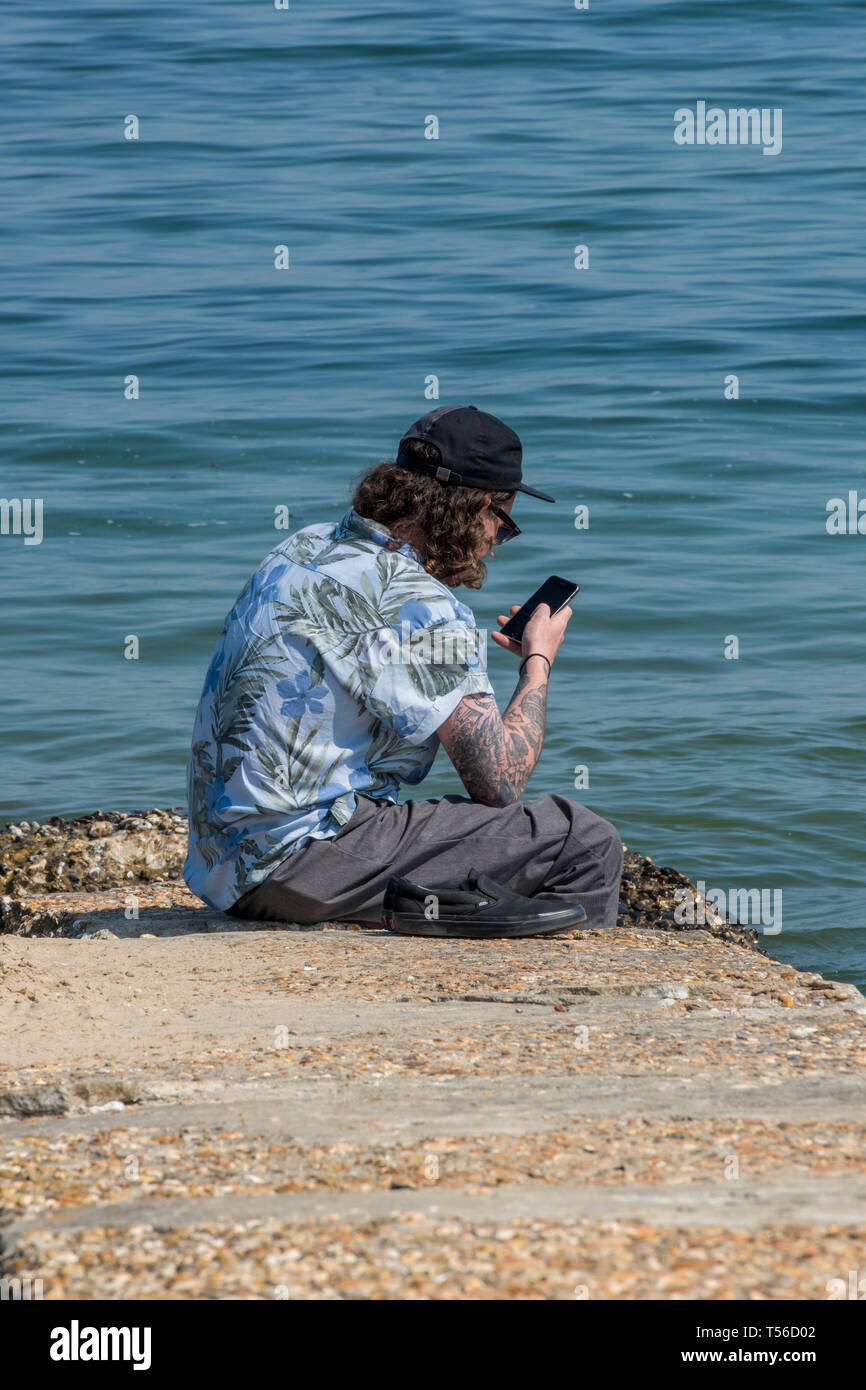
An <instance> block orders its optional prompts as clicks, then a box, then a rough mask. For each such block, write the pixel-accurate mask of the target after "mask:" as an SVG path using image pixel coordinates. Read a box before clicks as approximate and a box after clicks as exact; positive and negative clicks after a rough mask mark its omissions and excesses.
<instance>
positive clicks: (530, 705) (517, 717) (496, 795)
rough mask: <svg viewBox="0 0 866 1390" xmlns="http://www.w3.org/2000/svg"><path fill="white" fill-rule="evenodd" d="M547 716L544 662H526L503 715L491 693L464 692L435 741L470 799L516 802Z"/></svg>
mask: <svg viewBox="0 0 866 1390" xmlns="http://www.w3.org/2000/svg"><path fill="white" fill-rule="evenodd" d="M546 716H547V667H546V665H545V663H544V662H543V661H540V660H531V661H529V662H528V663H527V665H526V668H525V669H524V671H523V674H522V675H521V677H520V679H519V681H518V682H517V689H516V690H515V692H514V694H513V696H512V697H511V703H510V704H509V706H508V709H507V710H506V711H505V714H504V715H502V714H500V713H499V707H498V705H497V704H496V700H495V699H494V697H493V696H492V695H465V696H464V697H463V699H462V700H461V701H460V704H459V705H458V706H457V708H456V710H455V711H454V713H453V714H452V715H450V716H449V718H448V719H446V720H445V723H444V724H442V725H440V727H439V742H440V743H441V744H442V747H443V748H444V749H445V752H446V753H447V754H448V756H449V758H450V759H451V761H452V763H453V764H454V766H455V768H456V769H457V773H458V775H459V777H460V780H461V782H462V783H463V785H464V787H465V788H466V791H467V793H468V795H469V796H470V797H471V798H472V800H473V801H480V802H482V803H483V804H484V805H485V806H510V805H511V803H512V802H514V801H519V800H520V798H521V796H522V795H523V793H524V791H525V790H526V784H527V782H528V781H529V779H530V777H531V776H532V773H533V771H534V769H535V764H536V763H537V762H538V758H539V755H540V753H541V748H542V745H543V743H544V727H545V721H546Z"/></svg>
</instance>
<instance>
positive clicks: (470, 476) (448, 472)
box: [397, 405, 554, 502]
mask: <svg viewBox="0 0 866 1390" xmlns="http://www.w3.org/2000/svg"><path fill="white" fill-rule="evenodd" d="M407 439H423V441H424V443H425V444H435V445H436V448H437V449H438V450H439V453H440V455H441V457H442V462H441V464H436V463H433V462H428V461H427V460H426V459H416V458H412V456H411V455H410V454H407V453H404V451H403V445H404V444H405V443H406V440H407ZM522 458H523V445H522V444H521V443H520V440H519V439H518V437H517V435H516V434H515V433H514V430H512V429H509V427H508V425H505V424H503V422H502V421H501V420H497V418H496V416H495V415H488V414H487V413H486V412H485V411H483V410H478V409H477V407H476V406H474V405H440V406H437V407H436V409H435V410H430V411H428V413H427V414H426V415H422V416H421V419H420V420H416V421H415V423H414V425H411V426H410V427H409V429H408V430H407V431H406V433H405V434H404V435H403V438H402V439H401V440H400V448H399V451H398V453H397V463H398V464H399V465H400V467H401V468H405V469H407V470H408V472H410V473H429V474H431V475H432V477H434V478H437V479H438V480H439V482H440V483H451V484H453V485H454V486H456V487H477V488H486V489H487V490H489V491H492V492H528V493H530V494H531V495H532V496H533V497H540V498H541V500H542V502H553V501H554V499H553V498H552V497H548V495H547V493H546V492H539V491H538V488H536V487H530V486H529V484H528V483H524V482H522V481H521V470H520V464H521V460H522Z"/></svg>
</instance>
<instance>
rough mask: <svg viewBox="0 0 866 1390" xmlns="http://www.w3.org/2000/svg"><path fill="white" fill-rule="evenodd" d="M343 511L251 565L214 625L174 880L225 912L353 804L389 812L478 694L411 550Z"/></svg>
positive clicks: (450, 614) (480, 680) (478, 683)
mask: <svg viewBox="0 0 866 1390" xmlns="http://www.w3.org/2000/svg"><path fill="white" fill-rule="evenodd" d="M392 540H393V538H392V535H391V532H390V531H389V530H388V528H387V527H386V526H383V525H382V524H381V523H379V522H372V521H368V520H366V519H365V518H364V517H361V516H359V515H358V514H357V513H356V512H355V511H353V510H351V509H350V510H349V511H348V512H347V513H346V515H345V516H344V517H343V520H342V521H341V522H339V523H338V524H337V525H327V524H324V525H318V526H307V527H305V528H304V529H303V530H302V531H298V532H296V533H295V534H294V535H293V536H290V537H288V539H287V540H285V541H283V542H282V544H280V545H278V546H277V547H276V548H275V549H274V550H272V551H271V553H270V555H268V556H267V557H266V559H265V560H264V562H263V564H262V565H261V567H260V569H258V570H257V571H256V573H255V574H254V575H253V577H252V578H251V580H250V581H249V583H248V584H247V586H246V588H245V589H244V591H243V593H242V594H241V595H240V597H239V598H238V600H237V602H236V603H235V606H234V608H233V609H232V610H231V612H230V613H229V615H228V617H227V618H226V620H225V624H224V625H223V630H222V635H221V637H220V640H219V643H218V644H217V649H216V651H215V653H214V656H213V660H212V661H211V664H210V668H209V670H208V673H207V676H206V677H205V682H204V689H203V691H202V695H201V700H200V703H199V707H198V713H197V716H196V721H195V728H194V731H193V740H192V752H191V755H190V760H189V769H188V776H187V793H188V799H189V854H188V857H187V861H186V864H185V866H184V878H185V879H186V882H187V884H188V886H189V888H190V889H191V890H192V892H193V893H195V894H196V895H197V896H198V897H200V898H202V899H203V901H204V902H206V903H208V904H209V905H210V906H211V907H214V908H220V909H223V910H224V909H226V908H228V907H231V906H232V904H233V903H235V902H236V901H237V900H238V898H239V897H241V895H242V894H243V893H244V892H246V891H247V889H249V888H251V887H253V885H254V884H256V883H260V882H261V881H262V880H263V879H265V878H267V876H268V874H270V873H271V872H272V870H273V869H275V868H276V866H277V865H278V864H279V863H281V861H282V860H284V859H285V858H286V856H287V855H289V854H292V853H294V852H295V851H296V850H298V849H300V848H301V847H302V846H303V845H304V844H306V843H307V842H308V841H309V840H311V839H323V838H326V837H328V836H330V835H335V834H336V833H337V831H338V830H339V829H340V828H341V827H342V826H343V825H345V824H346V822H347V821H348V820H349V818H350V817H351V815H352V812H353V811H354V809H355V804H356V797H357V794H358V793H359V792H362V793H363V794H364V795H365V796H369V797H372V798H374V799H377V800H382V801H396V800H397V795H398V791H399V788H400V786H401V785H402V784H404V783H406V784H408V785H410V786H415V785H417V783H419V782H421V781H422V780H423V778H424V777H426V775H427V773H428V772H429V771H430V768H431V767H432V765H433V760H434V758H435V756H436V751H437V749H438V746H439V740H438V738H437V736H436V730H437V729H438V728H439V725H440V724H442V723H443V721H444V720H445V719H447V718H448V716H449V715H450V714H451V713H452V712H453V710H454V709H456V707H457V705H458V704H459V703H460V701H461V700H462V699H463V697H464V695H470V694H476V693H478V692H486V693H491V692H492V689H493V687H492V686H491V684H490V680H489V678H488V676H487V671H486V660H485V655H486V653H485V649H484V644H483V634H482V633H481V632H480V631H479V630H478V629H477V628H476V626H475V619H474V617H473V614H472V612H471V610H470V609H469V608H467V607H466V605H465V604H462V603H460V602H459V601H458V600H457V599H456V598H455V597H454V596H453V594H451V593H450V592H449V590H448V589H447V588H446V587H445V586H444V584H440V583H439V581H438V580H436V579H433V578H432V576H431V575H429V574H428V573H427V571H426V570H425V569H424V568H423V564H422V557H421V555H420V554H419V553H418V551H417V550H416V549H415V548H414V546H412V545H410V544H409V543H408V542H405V541H403V542H400V543H399V545H398V548H397V549H387V548H386V546H387V544H388V542H389V541H392Z"/></svg>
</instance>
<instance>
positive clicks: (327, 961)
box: [0, 919, 866, 1299]
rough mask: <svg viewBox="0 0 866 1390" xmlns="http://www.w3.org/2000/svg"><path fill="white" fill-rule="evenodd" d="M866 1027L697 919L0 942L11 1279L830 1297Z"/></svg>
mask: <svg viewBox="0 0 866 1390" xmlns="http://www.w3.org/2000/svg"><path fill="white" fill-rule="evenodd" d="M169 920H170V919H169ZM226 920H229V921H230V919H226ZM82 930H84V928H83V927H82ZM100 930H102V928H100ZM171 930H172V928H171V927H170V926H169V927H168V928H166V931H167V932H169V931H171ZM864 1019H866V1001H864V999H863V998H862V996H861V995H860V994H859V993H858V992H857V991H856V990H855V989H854V988H853V987H852V986H849V985H837V984H835V983H834V982H832V981H825V980H822V979H821V977H820V976H816V975H814V974H808V973H803V972H798V971H796V970H793V969H792V968H791V967H789V966H785V965H782V964H780V963H778V962H775V961H773V960H770V959H768V958H766V957H764V956H763V955H761V954H760V953H758V952H756V951H754V950H749V949H745V948H744V947H742V946H740V945H736V944H731V943H729V942H727V941H724V940H722V939H720V938H719V937H718V936H717V935H712V934H710V933H709V932H705V931H690V932H682V933H676V934H674V933H671V932H655V931H652V930H649V929H632V928H618V929H617V930H616V931H615V932H612V933H609V934H605V935H600V934H599V935H594V934H590V933H583V934H581V933H575V934H573V935H572V936H570V937H566V938H558V939H554V940H550V941H539V940H536V941H524V942H486V943H477V942H443V941H426V942H425V941H417V940H408V939H398V938H394V937H391V936H390V935H388V934H387V933H380V932H376V931H364V932H361V931H346V930H333V929H325V930H322V931H317V932H315V933H308V932H290V931H286V932H284V931H279V930H273V929H269V930H262V929H257V930H252V931H248V930H244V929H243V924H241V929H240V930H231V931H227V930H225V929H223V928H221V929H220V930H219V931H215V932H201V931H187V930H186V929H184V930H183V932H181V933H179V934H177V935H169V934H161V935H160V934H156V933H154V934H143V933H141V931H139V932H138V933H137V935H136V936H134V937H125V936H121V935H119V934H118V935H112V936H106V937H100V936H97V937H96V938H95V939H94V936H93V935H92V934H90V935H88V934H84V935H80V936H78V937H62V936H58V937H50V938H39V937H27V936H15V935H8V936H4V937H2V938H0V1033H2V1036H3V1038H4V1048H3V1068H2V1072H0V1238H2V1241H3V1247H2V1256H0V1273H3V1274H6V1275H8V1276H17V1277H20V1278H25V1277H30V1278H32V1279H34V1278H41V1279H42V1280H43V1284H44V1287H45V1296H46V1297H47V1298H57V1297H73V1298H83V1299H99V1298H132V1299H139V1298H161V1297H177V1298H198V1297H216V1298H273V1297H285V1296H288V1297H292V1298H321V1297H326V1298H344V1297H347V1298H354V1297H370V1298H440V1297H441V1298H525V1297H532V1298H536V1297H539V1298H573V1297H590V1298H660V1297H661V1298H668V1297H671V1298H679V1297H690V1298H731V1297H737V1298H740V1297H741V1298H760V1299H766V1298H770V1299H784V1298H825V1297H826V1296H827V1293H826V1284H827V1281H828V1280H829V1279H831V1278H833V1277H842V1278H847V1271H848V1270H849V1269H857V1268H860V1269H862V1268H863V1267H864V1259H866V1252H864V1236H866V1223H864V1218H866V1165H864V1161H863V1153H864V1140H866V1047H864V1041H866V1038H864V1033H866V1029H864ZM575 1288H580V1289H582V1290H584V1292H579V1293H575ZM286 1290H288V1291H289V1292H288V1293H286V1292H285V1291H286Z"/></svg>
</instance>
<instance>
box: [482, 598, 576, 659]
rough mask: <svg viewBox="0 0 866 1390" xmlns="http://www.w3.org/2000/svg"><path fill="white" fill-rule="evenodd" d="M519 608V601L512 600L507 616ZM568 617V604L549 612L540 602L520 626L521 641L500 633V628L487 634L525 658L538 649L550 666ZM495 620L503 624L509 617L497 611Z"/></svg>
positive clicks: (499, 644)
mask: <svg viewBox="0 0 866 1390" xmlns="http://www.w3.org/2000/svg"><path fill="white" fill-rule="evenodd" d="M519 611H520V605H519V604H516V603H515V604H512V607H511V614H510V616H511V617H513V616H514V614H515V613H518V612H519ZM571 617H572V609H570V608H568V607H565V608H560V610H559V612H558V613H554V614H553V615H552V616H551V612H550V609H549V607H548V605H547V604H546V603H540V604H539V605H538V607H537V608H536V609H535V611H534V613H533V614H532V616H531V617H530V619H529V622H528V623H527V624H526V627H525V628H524V629H523V640H522V641H521V642H515V641H514V639H513V638H511V637H503V635H502V633H501V632H491V634H490V636H491V639H492V641H494V642H495V643H496V645H497V646H498V647H504V648H505V650H506V651H509V652H513V654H514V655H515V656H519V657H521V658H526V657H527V656H530V655H532V654H534V653H538V654H539V655H541V656H545V657H547V660H548V661H549V662H550V664H551V666H552V665H553V662H554V658H555V656H556V653H557V652H558V651H559V648H560V644H561V642H562V639H563V637H564V636H565V629H566V628H567V627H568V624H569V620H570V619H571ZM496 621H497V622H498V624H499V626H500V627H503V626H504V624H505V623H507V622H508V618H506V617H505V615H504V614H502V613H500V614H499V616H498V618H497V619H496Z"/></svg>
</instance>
